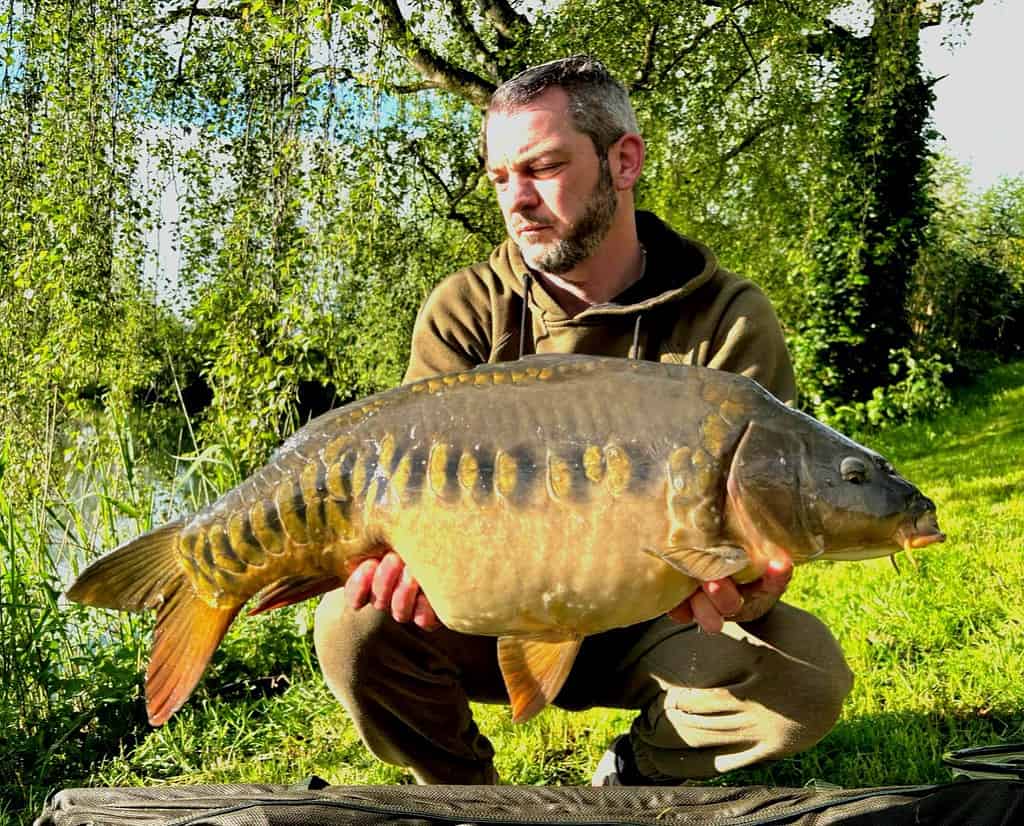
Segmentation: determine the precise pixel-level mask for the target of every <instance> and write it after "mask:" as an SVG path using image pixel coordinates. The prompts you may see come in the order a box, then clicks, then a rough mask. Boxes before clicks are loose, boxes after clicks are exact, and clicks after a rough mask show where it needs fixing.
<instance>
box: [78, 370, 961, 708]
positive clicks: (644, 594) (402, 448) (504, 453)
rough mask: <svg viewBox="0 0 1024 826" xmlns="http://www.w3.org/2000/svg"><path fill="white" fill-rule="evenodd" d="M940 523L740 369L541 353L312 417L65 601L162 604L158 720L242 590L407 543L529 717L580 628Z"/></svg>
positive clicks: (304, 585)
mask: <svg viewBox="0 0 1024 826" xmlns="http://www.w3.org/2000/svg"><path fill="white" fill-rule="evenodd" d="M942 538H943V536H942V534H941V533H940V532H939V530H938V526H937V523H936V520H935V509H934V505H933V504H932V503H931V502H930V501H929V500H928V499H926V498H925V497H924V496H922V495H921V494H920V492H919V491H917V489H916V488H914V487H913V485H911V484H910V483H909V482H907V481H906V480H905V479H903V478H902V477H900V476H899V475H898V474H896V473H895V472H894V471H892V468H891V466H889V465H888V463H886V462H885V461H884V460H883V459H881V457H879V456H877V454H874V453H872V452H871V451H869V450H867V449H866V448H863V447H861V446H860V445H857V444H856V443H855V442H852V441H850V440H849V439H847V438H846V437H844V436H842V435H840V434H838V433H836V432H835V431H833V430H830V429H829V428H827V427H825V426H824V425H822V424H821V423H819V422H816V421H815V420H813V419H811V418H810V417H808V416H805V415H804V414H802V413H799V412H798V411H795V410H792V409H790V408H787V407H786V406H785V405H783V404H781V403H780V402H778V401H777V400H776V399H774V398H773V397H772V396H771V395H770V394H769V393H767V392H766V391H765V390H764V389H763V388H761V387H760V386H759V385H757V384H756V382H754V381H752V380H750V379H747V378H744V377H742V376H736V375H732V374H729V373H724V372H720V371H715V370H707V369H703V368H695V367H683V366H678V365H662V364H655V363H649V362H639V361H627V360H622V359H610V358H599V357H591V356H536V357H531V358H529V359H524V360H522V361H519V362H512V363H508V364H499V365H487V366H482V367H478V368H476V369H474V370H471V371H466V372H462V373H453V374H448V375H445V376H438V377H433V378H429V379H425V380H423V381H420V382H416V383H414V384H410V385H408V386H405V387H401V388H396V389H394V390H390V391H387V392H385V393H381V394H377V395H376V396H371V397H369V398H368V399H365V400H362V401H360V402H356V403H354V404H351V405H348V406H346V407H343V408H339V409H338V410H334V411H331V412H330V413H328V414H326V415H324V416H322V417H320V418H318V419H315V420H313V421H312V422H310V423H309V424H308V425H307V426H306V427H304V428H302V429H301V430H299V431H298V432H296V433H295V434H294V435H293V436H292V437H291V438H289V439H288V440H287V441H286V442H285V443H284V444H283V445H282V446H281V447H280V448H279V449H278V450H277V451H276V452H275V453H274V455H273V456H272V457H271V459H270V460H269V461H268V463H267V465H266V466H265V467H264V468H262V469H261V470H259V471H258V472H257V473H256V474H254V475H253V476H252V477H250V478H249V479H248V480H246V481H245V482H243V483H242V484H241V485H240V486H239V487H238V488H236V489H234V490H232V491H229V492H228V493H226V494H225V495H224V496H222V497H221V498H220V499H218V500H217V502H215V503H213V504H212V505H210V506H209V507H207V508H205V509H203V510H202V511H200V512H199V513H197V514H195V515H194V516H192V517H190V518H187V519H181V520H177V521H175V522H171V523H168V524H167V525H164V526H162V527H160V528H158V529H157V530H155V531H153V532H151V533H149V534H145V535H143V536H141V537H138V538H137V539H134V540H132V541H131V542H128V543H126V544H125V545H123V546H121V547H120V548H117V549H115V550H113V551H111V552H110V553H108V554H106V555H104V556H103V557H101V558H100V559H98V560H97V561H95V562H94V563H92V564H91V565H90V566H89V567H88V568H87V569H86V570H85V571H83V572H82V574H81V575H80V576H79V578H78V579H77V580H76V581H75V583H74V584H73V585H72V586H71V588H70V589H69V591H68V596H69V598H71V599H74V600H78V601H81V602H86V603H89V604H93V605H98V606H103V607H111V608H120V609H122V610H145V609H155V610H156V611H157V630H156V633H155V634H154V644H153V651H152V656H151V659H150V667H149V671H148V674H147V706H148V709H149V715H150V720H151V721H152V722H153V723H154V724H159V723H162V722H164V721H165V720H166V719H167V718H168V717H169V716H170V715H171V714H173V713H174V711H175V710H177V708H179V707H180V706H181V704H182V703H184V702H185V700H186V699H187V698H188V696H189V694H190V693H191V691H192V690H193V688H194V687H195V684H196V682H197V681H198V680H199V679H200V676H201V674H202V672H203V669H204V668H205V666H206V664H207V662H208V661H209V658H210V656H212V653H213V651H214V650H215V649H216V647H217V645H218V644H219V643H220V640H221V639H222V638H223V636H224V634H225V633H226V632H227V629H228V627H229V626H230V624H231V622H232V621H233V620H234V617H235V615H236V614H237V612H238V611H239V610H240V608H241V607H242V606H243V605H244V604H245V603H246V602H247V601H248V600H249V599H250V598H251V597H253V596H258V599H259V601H258V603H257V605H256V607H255V608H254V609H253V611H252V612H251V613H256V612H260V611H264V610H269V609H272V608H276V607H280V606H282V605H287V604H290V603H293V602H297V601H299V600H301V599H305V598H307V597H311V596H315V595H317V594H320V593H323V592H325V591H327V590H330V589H332V588H336V587H338V586H340V585H341V584H343V583H344V581H345V579H346V577H347V576H348V574H349V572H350V571H351V570H352V569H353V568H354V567H355V566H356V565H358V564H359V562H361V561H362V560H364V559H367V558H371V557H380V556H382V555H383V554H384V553H386V552H387V551H388V550H389V549H394V550H395V551H397V552H398V554H399V555H400V556H401V557H402V559H403V560H404V562H405V564H406V566H407V568H408V570H409V572H410V573H411V574H412V575H413V576H414V577H415V579H416V580H417V582H418V583H419V584H420V586H421V587H422V590H423V593H424V594H425V595H426V597H427V598H428V600H429V601H430V604H431V606H432V607H433V609H434V611H435V613H436V614H437V616H438V617H439V618H440V620H441V621H442V622H443V623H444V624H445V625H446V626H448V627H449V628H451V629H453V630H456V631H461V632H464V633H472V634H485V635H491V636H494V637H497V638H498V642H497V646H498V657H499V663H500V665H501V670H502V674H503V676H504V678H505V683H506V687H507V689H508V692H509V697H510V701H511V703H512V709H513V717H514V719H516V720H524V719H528V718H529V717H531V716H533V715H534V714H536V713H537V712H538V711H540V710H541V709H543V708H544V706H545V705H546V704H547V703H549V702H550V701H551V699H553V697H554V696H555V695H556V694H557V692H558V690H559V689H560V687H561V685H562V683H563V682H564V680H565V678H566V677H567V675H568V672H569V669H570V668H571V667H572V663H573V661H574V659H575V656H576V653H577V651H578V650H579V645H580V642H581V640H582V639H583V637H584V636H586V635H588V634H593V633H598V632H600V631H604V630H607V629H610V628H615V627H620V626H625V625H631V624H634V623H637V622H641V621H643V620H646V619H650V618H653V617H656V616H658V615H659V614H662V613H664V612H666V611H668V610H670V609H671V608H673V607H674V606H675V605H677V604H678V603H679V602H681V601H682V600H683V599H685V598H686V597H688V596H689V595H690V594H692V593H693V591H694V590H695V589H696V588H697V587H699V585H700V582H701V581H703V580H711V579H719V578H722V577H726V576H734V577H735V578H736V579H737V581H746V580H750V579H753V578H756V577H757V576H759V575H760V574H761V573H762V572H763V571H764V570H765V569H766V567H767V565H768V564H769V563H770V561H771V560H772V559H773V558H775V557H778V556H782V555H788V556H791V557H792V558H793V559H794V560H796V561H798V562H802V561H806V560H808V559H811V558H814V557H817V556H822V557H824V558H831V559H854V558H867V557H870V556H879V555H885V554H891V553H894V552H895V551H897V550H899V549H900V548H901V547H904V546H907V547H909V546H922V545H926V544H929V543H930V542H937V541H941V540H942ZM363 610H373V609H372V608H365V609H363Z"/></svg>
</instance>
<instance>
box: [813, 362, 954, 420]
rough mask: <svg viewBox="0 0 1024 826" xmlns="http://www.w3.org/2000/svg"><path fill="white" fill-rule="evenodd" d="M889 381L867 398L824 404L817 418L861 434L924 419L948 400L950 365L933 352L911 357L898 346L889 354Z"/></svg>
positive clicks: (943, 406) (937, 410)
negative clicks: (947, 379)
mask: <svg viewBox="0 0 1024 826" xmlns="http://www.w3.org/2000/svg"><path fill="white" fill-rule="evenodd" d="M890 357H891V358H892V361H890V362H889V373H890V375H892V377H893V381H892V383H891V384H887V385H881V386H878V387H875V389H874V390H873V391H872V393H871V398H869V399H867V400H866V401H862V402H849V403H847V404H839V405H830V404H827V403H826V404H824V405H822V406H821V408H820V409H819V410H818V413H819V415H820V417H821V419H822V420H823V421H825V422H827V423H828V424H830V425H832V426H833V427H835V428H836V429H838V430H841V431H843V432H844V433H865V432H870V431H872V430H874V429H878V428H880V427H885V426H891V425H893V424H899V423H901V422H906V421H912V420H927V419H928V418H930V417H932V416H934V415H935V414H936V413H938V412H939V411H940V410H942V409H944V408H945V407H947V406H948V405H949V403H950V399H951V394H950V391H949V388H948V387H947V386H946V383H945V381H944V378H945V376H946V374H947V373H949V372H950V371H951V370H952V368H951V367H950V366H949V365H948V364H946V363H945V362H944V361H943V360H942V357H941V356H940V355H938V354H936V353H932V354H930V355H920V356H915V355H914V354H913V353H912V352H911V351H910V350H909V349H907V348H902V349H900V350H896V351H893V352H892V353H890Z"/></svg>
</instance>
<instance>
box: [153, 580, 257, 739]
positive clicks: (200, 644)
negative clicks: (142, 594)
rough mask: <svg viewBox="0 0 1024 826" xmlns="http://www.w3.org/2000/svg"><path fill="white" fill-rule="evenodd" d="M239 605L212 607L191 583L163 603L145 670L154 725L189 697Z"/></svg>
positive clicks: (162, 720)
mask: <svg viewBox="0 0 1024 826" xmlns="http://www.w3.org/2000/svg"><path fill="white" fill-rule="evenodd" d="M240 607H241V606H240V605H234V606H230V607H227V608H216V607H214V606H212V605H209V604H207V603H206V602H204V601H203V600H202V599H201V598H200V597H198V596H197V595H196V594H195V592H194V591H193V590H192V588H191V587H190V586H189V585H187V584H182V586H181V587H180V588H178V589H177V590H176V591H175V592H174V594H173V595H172V596H171V597H170V599H168V600H167V602H166V603H164V604H163V605H162V606H161V607H160V609H159V610H158V612H157V619H156V629H155V630H154V631H153V654H152V656H151V657H150V660H149V669H148V670H147V671H146V711H147V712H148V714H149V722H150V723H152V724H153V725H154V726H159V725H161V724H163V723H165V722H167V719H168V718H169V717H170V716H171V715H172V714H174V712H176V711H177V710H178V709H179V708H181V707H182V705H183V704H184V703H185V701H186V700H187V699H188V697H189V695H190V694H191V693H192V691H193V689H194V688H195V687H196V684H197V683H198V682H199V678H200V677H202V676H203V672H204V671H205V670H206V666H207V665H208V664H209V662H210V657H212V656H213V652H214V651H215V650H216V648H217V646H218V645H220V641H221V640H222V639H224V635H225V634H226V633H227V631H228V627H229V626H230V625H231V622H232V621H233V620H234V618H235V615H236V614H237V613H238V610H239V608H240Z"/></svg>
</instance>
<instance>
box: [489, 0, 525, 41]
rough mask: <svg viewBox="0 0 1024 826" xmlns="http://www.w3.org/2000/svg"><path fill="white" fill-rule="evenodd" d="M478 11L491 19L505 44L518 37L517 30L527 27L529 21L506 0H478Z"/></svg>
mask: <svg viewBox="0 0 1024 826" xmlns="http://www.w3.org/2000/svg"><path fill="white" fill-rule="evenodd" d="M478 2H479V3H480V11H482V12H483V13H484V17H486V18H487V19H488V20H490V21H491V25H492V26H494V29H495V31H497V32H498V34H500V35H501V36H502V37H504V38H506V40H507V42H506V45H511V44H512V43H515V42H516V41H517V40H518V39H519V31H520V30H521V29H525V28H528V27H529V25H530V21H529V20H527V19H526V17H524V16H523V15H521V14H520V13H519V12H517V11H516V10H515V9H514V8H512V4H511V3H509V2H508V0H478Z"/></svg>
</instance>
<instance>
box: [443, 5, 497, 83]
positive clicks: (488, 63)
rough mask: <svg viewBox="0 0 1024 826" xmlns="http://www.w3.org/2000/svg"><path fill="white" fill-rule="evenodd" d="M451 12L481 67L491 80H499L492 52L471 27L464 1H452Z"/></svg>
mask: <svg viewBox="0 0 1024 826" xmlns="http://www.w3.org/2000/svg"><path fill="white" fill-rule="evenodd" d="M452 12H453V14H452V17H453V18H454V19H455V22H456V23H457V24H458V26H459V30H460V31H461V32H462V33H463V34H464V35H465V36H466V37H467V38H468V39H469V42H470V43H471V44H472V46H473V49H474V51H475V52H476V56H477V59H478V60H479V61H480V63H481V65H482V66H483V67H484V68H485V69H486V70H487V73H488V74H489V75H490V76H491V78H492V79H494V80H497V79H499V78H500V77H501V73H500V72H499V71H498V64H497V61H496V60H495V59H494V58H495V55H494V52H492V51H491V50H490V49H489V48H487V44H486V43H484V41H483V38H482V37H480V33H479V32H478V31H477V30H476V29H475V28H474V27H473V24H472V22H471V21H470V19H469V14H468V13H467V11H466V4H465V0H452Z"/></svg>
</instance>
